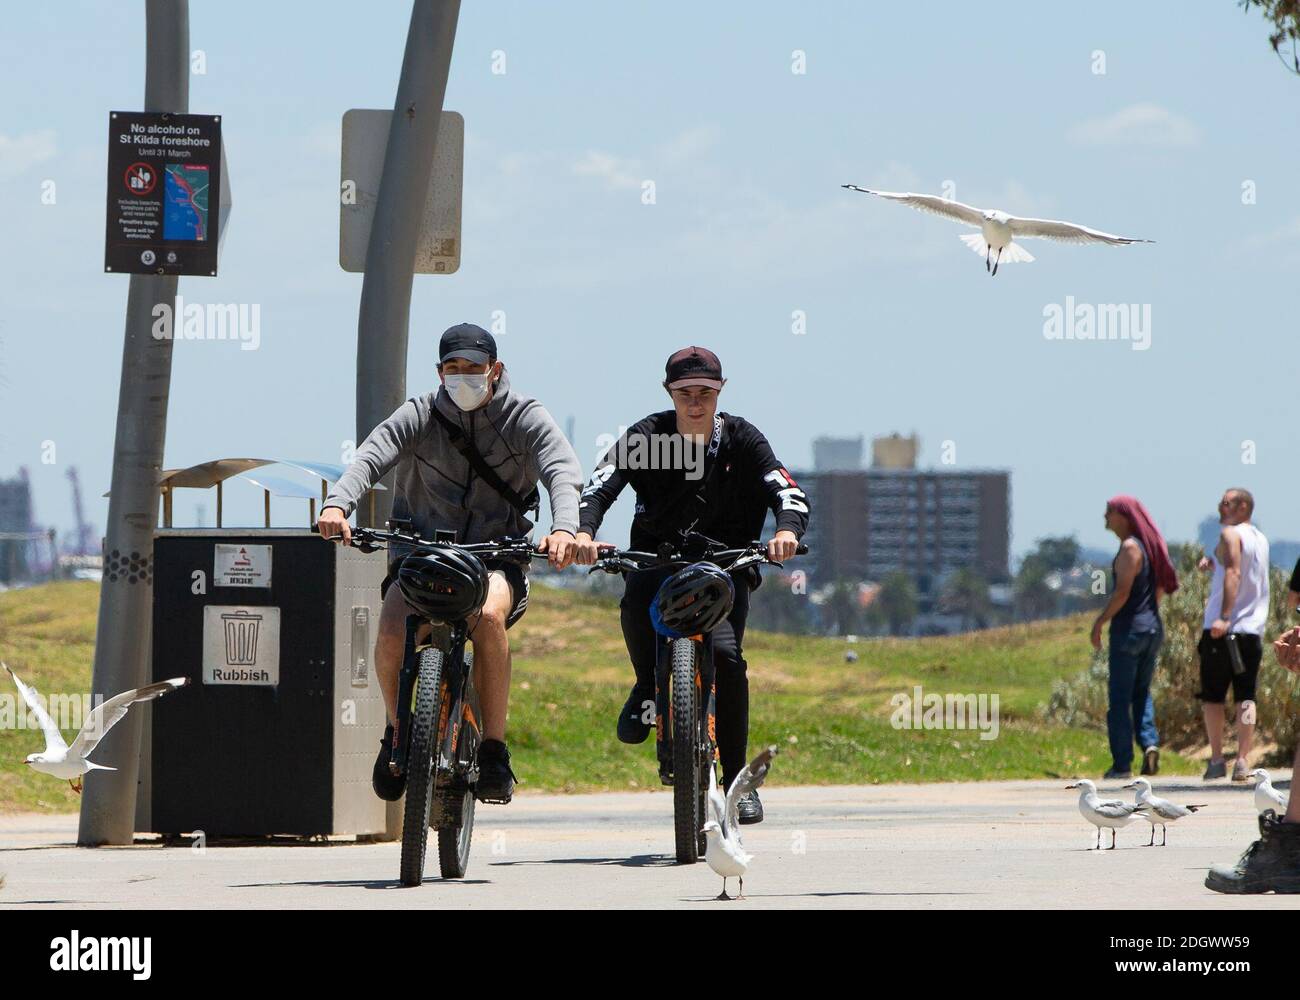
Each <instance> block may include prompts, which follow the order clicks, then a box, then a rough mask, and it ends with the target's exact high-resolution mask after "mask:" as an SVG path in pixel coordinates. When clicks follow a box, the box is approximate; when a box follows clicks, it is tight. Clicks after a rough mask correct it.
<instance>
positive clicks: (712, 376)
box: [664, 347, 726, 389]
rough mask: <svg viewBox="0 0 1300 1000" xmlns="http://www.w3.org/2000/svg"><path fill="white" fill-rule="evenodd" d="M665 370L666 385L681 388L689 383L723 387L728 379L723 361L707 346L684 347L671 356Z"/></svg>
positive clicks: (717, 387) (712, 387)
mask: <svg viewBox="0 0 1300 1000" xmlns="http://www.w3.org/2000/svg"><path fill="white" fill-rule="evenodd" d="M664 371H665V373H666V376H667V377H666V378H665V379H664V385H665V386H667V387H668V388H669V389H681V388H684V387H686V386H688V385H703V386H708V387H709V388H710V389H721V388H722V383H723V382H725V381H726V380H725V379H724V378H723V377H722V362H721V361H719V360H718V356H717V355H716V354H714V353H713V352H712V351H710V350H709V349H708V348H705V347H684V348H682V349H681V350H680V351H678V352H677V353H676V354H674V355H673V356H672V357H671V358H669V359H668V364H667V365H666V366H665V368H664Z"/></svg>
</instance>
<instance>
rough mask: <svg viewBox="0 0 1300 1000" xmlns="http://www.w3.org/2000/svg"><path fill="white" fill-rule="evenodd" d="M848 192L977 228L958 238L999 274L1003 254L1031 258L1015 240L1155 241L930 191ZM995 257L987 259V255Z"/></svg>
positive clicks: (1013, 260) (851, 187) (1016, 258)
mask: <svg viewBox="0 0 1300 1000" xmlns="http://www.w3.org/2000/svg"><path fill="white" fill-rule="evenodd" d="M840 186H841V187H844V188H847V189H848V190H850V191H861V192H862V193H863V194H874V195H875V196H876V197H878V198H888V199H890V200H891V201H899V202H902V203H903V204H904V205H911V206H912V207H913V208H915V209H918V210H920V211H922V212H931V213H933V214H934V215H942V216H945V217H946V218H949V219H953V220H955V221H957V222H961V223H964V224H965V225H967V226H975V227H976V228H977V229H979V231H980V232H979V235H976V234H975V233H963V234H962V235H961V237H960V239H961V241H962V242H963V243H965V244H966V245H967V246H968V247H970V248H971V249H972V250H974V251H975V252H976V253H982V254H983V255H984V269H985V270H986V271H989V272H990V273H991V274H997V273H998V264H999V263H1000V262H1001V261H1002V258H1003V256H1004V255H1005V257H1006V259H1007V262H1008V263H1012V264H1015V263H1028V262H1029V261H1031V260H1033V259H1034V258H1033V257H1032V256H1031V255H1030V254H1029V252H1028V251H1027V250H1025V248H1024V247H1022V246H1021V245H1020V244H1019V243H1016V242H1014V241H1015V240H1017V239H1025V238H1026V237H1031V236H1032V237H1034V238H1036V239H1044V240H1056V241H1057V242H1060V243H1109V244H1110V245H1111V246H1126V245H1128V244H1129V243H1154V242H1155V241H1154V240H1138V239H1130V238H1129V237H1127V236H1114V235H1112V234H1111V233H1103V232H1102V231H1101V230H1099V229H1089V228H1088V227H1087V226H1080V225H1076V224H1075V223H1073V222H1057V221H1055V220H1053V219H1021V218H1017V217H1016V216H1014V215H1008V214H1007V213H1006V212H1000V211H998V210H997V209H983V208H974V207H972V206H970V205H963V204H962V203H961V202H959V201H952V200H951V199H949V198H940V197H939V196H938V195H933V194H912V193H911V192H907V191H903V192H900V191H873V190H871V188H864V187H858V186H857V185H856V184H841V185H840ZM994 251H996V252H997V256H996V257H993V258H992V261H990V255H991V254H993V252H994Z"/></svg>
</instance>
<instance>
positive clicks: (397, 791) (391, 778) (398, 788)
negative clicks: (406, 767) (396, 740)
mask: <svg viewBox="0 0 1300 1000" xmlns="http://www.w3.org/2000/svg"><path fill="white" fill-rule="evenodd" d="M392 744H393V727H392V726H387V727H385V729H384V738H383V740H382V741H381V742H380V744H379V756H378V757H376V758H375V769H374V771H373V773H372V774H371V775H370V785H371V787H372V788H374V790H375V794H376V795H378V796H379V797H380V798H381V799H383V800H384V801H385V802H396V801H397V800H398V799H400V798H401V797H402V793H403V792H405V791H406V775H405V774H393V772H392V771H391V770H389V768H388V757H389V748H390V747H391V746H392Z"/></svg>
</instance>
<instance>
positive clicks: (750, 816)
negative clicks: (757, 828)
mask: <svg viewBox="0 0 1300 1000" xmlns="http://www.w3.org/2000/svg"><path fill="white" fill-rule="evenodd" d="M736 806H737V808H738V811H739V812H740V825H741V826H749V825H750V824H751V823H761V822H763V803H762V802H760V801H759V799H758V790H757V789H755V790H754V791H752V792H746V793H745V794H744V795H742V796H741V797H740V801H738V802H737V803H736Z"/></svg>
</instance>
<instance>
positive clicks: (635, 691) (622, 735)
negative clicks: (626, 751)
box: [618, 684, 655, 743]
mask: <svg viewBox="0 0 1300 1000" xmlns="http://www.w3.org/2000/svg"><path fill="white" fill-rule="evenodd" d="M654 700H655V693H654V689H653V688H651V689H650V691H649V692H648V693H647V692H646V689H645V688H643V687H641V686H640V685H639V684H638V685H636V686H635V687H633V688H632V693H631V694H630V695H628V696H627V701H626V702H624V704H623V710H622V711H621V712H619V713H618V740H619V742H620V743H644V742H645V741H646V737H647V736H649V735H650V730H651V728H652V724H651V723H649V722H644V721H642V718H643V716H644V715H645V711H646V708H645V703H646V702H647V701H648V702H651V703H653V702H654ZM653 715H654V712H653V709H652V710H651V716H652V717H653Z"/></svg>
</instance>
